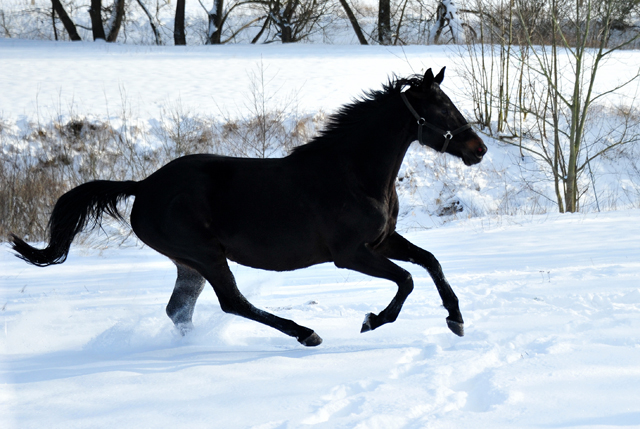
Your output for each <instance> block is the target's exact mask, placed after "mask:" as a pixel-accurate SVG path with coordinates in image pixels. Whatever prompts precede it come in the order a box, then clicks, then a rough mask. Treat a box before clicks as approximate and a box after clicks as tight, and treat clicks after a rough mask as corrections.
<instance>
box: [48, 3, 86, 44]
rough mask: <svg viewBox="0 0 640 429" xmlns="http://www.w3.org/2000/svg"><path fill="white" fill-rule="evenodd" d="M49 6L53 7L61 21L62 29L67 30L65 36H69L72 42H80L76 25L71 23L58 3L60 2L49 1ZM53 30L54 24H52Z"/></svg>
mask: <svg viewBox="0 0 640 429" xmlns="http://www.w3.org/2000/svg"><path fill="white" fill-rule="evenodd" d="M51 4H52V6H53V10H54V11H55V13H56V14H58V17H59V18H60V21H62V25H64V29H65V30H67V34H69V38H70V39H71V40H72V41H74V42H77V41H80V40H82V38H81V37H80V35H79V34H78V30H77V29H76V25H75V24H74V23H73V21H72V20H71V18H69V15H68V14H67V11H66V10H65V9H64V6H63V5H62V3H61V2H60V0H51ZM54 30H55V23H54Z"/></svg>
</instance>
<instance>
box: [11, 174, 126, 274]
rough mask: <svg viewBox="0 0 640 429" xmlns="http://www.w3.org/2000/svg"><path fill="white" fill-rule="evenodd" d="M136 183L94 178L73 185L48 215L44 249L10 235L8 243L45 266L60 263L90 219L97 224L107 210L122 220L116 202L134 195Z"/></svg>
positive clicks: (26, 258) (33, 262)
mask: <svg viewBox="0 0 640 429" xmlns="http://www.w3.org/2000/svg"><path fill="white" fill-rule="evenodd" d="M136 188H137V182H134V181H126V182H114V181H109V180H96V181H94V182H88V183H84V184H82V185H80V186H78V187H76V188H73V189H72V190H70V191H69V192H67V193H66V194H64V195H63V196H61V197H60V198H59V199H58V201H57V202H56V205H55V207H54V208H53V212H52V213H51V218H49V244H48V245H47V247H46V248H44V249H36V248H35V247H32V246H30V245H28V244H27V243H25V242H24V240H22V239H21V238H18V237H17V236H15V235H13V234H11V243H12V246H13V250H15V251H16V252H17V253H18V255H16V256H17V257H19V258H21V259H24V260H25V261H27V262H29V263H31V264H33V265H37V266H39V267H46V266H47V265H53V264H61V263H63V262H64V261H65V260H66V259H67V254H68V253H69V248H70V247H71V242H72V241H73V238H74V237H75V236H76V234H78V233H79V232H80V231H82V230H83V229H84V228H85V227H86V226H87V224H88V223H89V222H92V223H93V225H92V226H95V225H98V224H99V223H100V221H101V220H102V214H103V213H105V212H106V213H107V214H109V215H111V216H113V217H115V218H117V219H121V220H124V219H123V217H122V215H121V214H120V213H119V212H118V202H119V201H121V200H123V199H125V198H126V197H128V196H130V195H135V193H136Z"/></svg>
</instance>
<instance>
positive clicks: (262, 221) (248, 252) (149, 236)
mask: <svg viewBox="0 0 640 429" xmlns="http://www.w3.org/2000/svg"><path fill="white" fill-rule="evenodd" d="M308 186H309V181H308V180H305V174H304V172H303V171H302V170H300V169H299V165H297V164H295V163H292V162H291V161H290V160H289V159H287V158H278V159H249V158H231V157H223V156H218V155H190V156H186V157H182V158H178V159H177V160H174V161H172V162H171V163H169V164H167V165H165V166H164V167H162V168H161V169H159V170H158V171H156V172H155V173H153V174H152V175H150V176H149V177H148V178H147V179H145V180H143V181H142V182H140V184H139V188H138V192H137V195H136V200H135V203H134V206H133V210H132V215H131V224H132V227H133V229H134V231H135V233H136V234H137V235H138V236H139V237H140V239H141V240H142V241H144V242H145V243H147V244H148V245H150V246H151V247H153V248H155V249H156V250H158V251H160V252H161V253H164V254H166V255H167V256H169V257H174V258H175V257H177V255H172V254H170V253H171V252H176V253H180V252H185V251H186V252H203V251H206V252H214V251H222V252H224V254H225V256H226V257H227V258H229V259H232V260H235V261H237V262H239V263H242V264H244V265H249V266H253V267H257V268H265V269H272V270H290V269H296V268H300V267H303V266H309V265H313V264H315V263H319V262H325V261H328V260H330V255H329V252H328V250H327V249H326V246H324V245H323V238H322V237H321V233H320V231H321V230H322V227H321V225H320V224H321V222H322V216H321V215H320V213H319V212H318V210H317V207H315V205H316V204H317V203H316V202H313V201H314V200H313V199H309V198H308V197H307V194H308V191H309V190H308V189H307V188H308ZM165 247H166V248H167V249H165ZM169 248H171V249H169Z"/></svg>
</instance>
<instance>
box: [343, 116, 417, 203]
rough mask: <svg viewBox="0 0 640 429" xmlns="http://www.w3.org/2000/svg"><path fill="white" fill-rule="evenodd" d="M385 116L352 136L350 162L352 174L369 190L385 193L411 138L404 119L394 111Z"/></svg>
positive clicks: (392, 181) (393, 179)
mask: <svg viewBox="0 0 640 429" xmlns="http://www.w3.org/2000/svg"><path fill="white" fill-rule="evenodd" d="M389 116H390V117H392V118H393V120H392V121H389V120H388V117H387V119H385V120H380V121H376V125H375V126H373V127H370V128H369V129H368V130H367V131H366V132H362V133H356V134H355V135H353V136H352V138H353V141H352V142H350V143H349V144H350V146H351V147H352V148H353V150H351V151H349V152H350V155H351V165H352V166H353V169H354V173H355V174H356V175H357V177H358V178H359V179H360V181H361V182H362V185H363V186H364V187H365V188H366V189H370V192H371V193H378V192H383V193H387V192H389V191H390V190H392V189H393V188H394V186H395V180H396V177H397V175H398V171H399V170H400V166H401V165H402V161H403V159H404V156H405V154H406V153H407V150H408V149H409V145H410V144H411V140H410V139H409V136H408V128H407V121H406V119H405V118H404V117H403V115H398V114H397V112H394V114H391V115H389Z"/></svg>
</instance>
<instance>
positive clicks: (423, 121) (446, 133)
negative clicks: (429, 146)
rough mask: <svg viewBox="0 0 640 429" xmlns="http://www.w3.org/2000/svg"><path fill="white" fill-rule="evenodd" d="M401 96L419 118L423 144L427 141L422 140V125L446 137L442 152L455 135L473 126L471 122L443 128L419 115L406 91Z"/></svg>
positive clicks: (419, 132)
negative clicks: (451, 128) (458, 126)
mask: <svg viewBox="0 0 640 429" xmlns="http://www.w3.org/2000/svg"><path fill="white" fill-rule="evenodd" d="M400 97H401V98H402V101H404V104H405V105H406V106H407V107H408V108H409V111H410V112H411V114H412V115H413V117H414V118H416V119H417V120H418V142H419V143H420V144H421V145H423V146H425V143H424V142H423V141H422V127H427V128H430V129H432V130H433V131H435V132H436V133H439V134H442V136H443V137H444V145H443V146H442V149H440V153H444V151H445V150H447V147H448V146H449V143H450V142H451V139H453V136H455V135H456V134H460V133H461V132H463V131H466V130H468V129H469V128H471V124H466V125H463V126H461V127H460V128H457V129H455V130H453V131H445V130H441V129H440V128H438V127H436V126H435V125H431V124H430V123H429V122H427V121H426V119H424V118H423V117H422V116H420V115H418V112H416V110H415V109H414V108H413V106H411V103H409V100H407V96H406V95H404V92H401V93H400Z"/></svg>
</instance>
